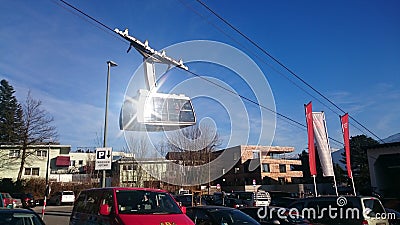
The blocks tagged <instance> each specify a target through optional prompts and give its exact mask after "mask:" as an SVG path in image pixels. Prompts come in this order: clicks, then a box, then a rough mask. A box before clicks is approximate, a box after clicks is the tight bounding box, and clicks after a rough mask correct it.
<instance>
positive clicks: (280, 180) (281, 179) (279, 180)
mask: <svg viewBox="0 0 400 225" xmlns="http://www.w3.org/2000/svg"><path fill="white" fill-rule="evenodd" d="M278 182H279V184H285V183H286V181H285V178H284V177H278Z"/></svg>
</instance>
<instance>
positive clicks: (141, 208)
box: [116, 190, 182, 214]
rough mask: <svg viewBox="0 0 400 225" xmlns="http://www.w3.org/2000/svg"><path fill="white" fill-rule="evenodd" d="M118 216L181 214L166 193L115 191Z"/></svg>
mask: <svg viewBox="0 0 400 225" xmlns="http://www.w3.org/2000/svg"><path fill="white" fill-rule="evenodd" d="M116 196H117V205H118V211H119V213H120V214H181V213H182V211H181V210H180V208H179V206H178V205H177V204H176V202H175V201H174V200H173V199H172V197H171V196H170V195H169V194H168V193H164V192H153V191H145V190H117V191H116Z"/></svg>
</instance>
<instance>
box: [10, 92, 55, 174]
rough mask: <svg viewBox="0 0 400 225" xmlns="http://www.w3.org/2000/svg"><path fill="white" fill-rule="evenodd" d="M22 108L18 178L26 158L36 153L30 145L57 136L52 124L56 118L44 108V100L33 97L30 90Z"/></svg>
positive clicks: (53, 138)
mask: <svg viewBox="0 0 400 225" xmlns="http://www.w3.org/2000/svg"><path fill="white" fill-rule="evenodd" d="M22 110H23V122H24V123H23V128H22V135H21V149H20V150H21V164H20V168H19V172H18V177H17V180H21V177H22V171H23V170H24V166H25V161H26V158H28V157H29V156H30V155H32V154H34V153H35V151H34V150H31V149H30V148H29V146H31V145H34V144H41V143H43V141H44V140H46V139H52V140H53V141H54V140H55V139H56V138H57V131H56V127H55V126H53V125H52V123H53V121H54V118H53V117H52V116H50V115H49V114H48V112H47V111H46V110H44V109H42V102H41V101H40V100H35V99H33V98H32V96H31V94H30V92H28V95H27V97H26V100H25V103H24V104H23V105H22ZM47 154H50V152H48V153H47ZM48 156H49V155H48Z"/></svg>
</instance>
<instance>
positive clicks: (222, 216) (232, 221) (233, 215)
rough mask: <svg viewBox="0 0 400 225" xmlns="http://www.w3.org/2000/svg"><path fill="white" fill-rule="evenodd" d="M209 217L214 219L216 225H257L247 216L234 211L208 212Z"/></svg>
mask: <svg viewBox="0 0 400 225" xmlns="http://www.w3.org/2000/svg"><path fill="white" fill-rule="evenodd" d="M210 214H211V216H212V217H213V218H214V220H215V221H217V222H218V224H228V225H236V224H249V225H251V224H259V223H258V222H257V221H256V220H254V219H253V218H251V217H250V216H249V215H247V214H245V213H243V212H241V211H239V210H236V209H232V210H230V209H229V210H225V209H224V210H212V211H210Z"/></svg>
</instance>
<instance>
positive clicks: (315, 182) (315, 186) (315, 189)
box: [312, 175, 318, 197]
mask: <svg viewBox="0 0 400 225" xmlns="http://www.w3.org/2000/svg"><path fill="white" fill-rule="evenodd" d="M312 177H313V179H314V193H315V197H318V192H317V181H316V176H315V175H313V176H312Z"/></svg>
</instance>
